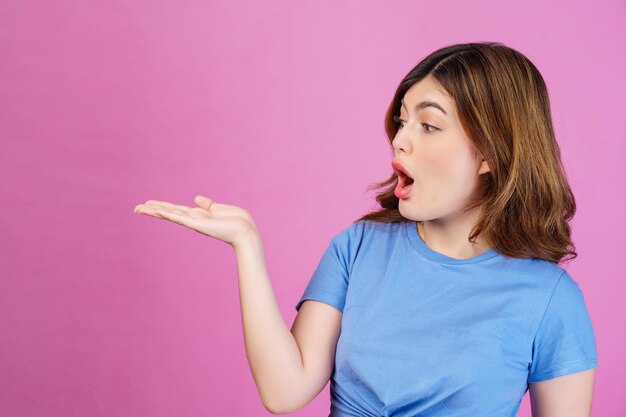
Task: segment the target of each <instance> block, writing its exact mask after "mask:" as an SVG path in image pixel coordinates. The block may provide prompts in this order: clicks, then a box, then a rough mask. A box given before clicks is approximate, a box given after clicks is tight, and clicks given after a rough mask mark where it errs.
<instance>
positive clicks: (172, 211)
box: [139, 206, 191, 226]
mask: <svg viewBox="0 0 626 417" xmlns="http://www.w3.org/2000/svg"><path fill="white" fill-rule="evenodd" d="M139 213H142V214H147V215H150V216H153V217H158V218H160V219H165V220H170V221H172V222H174V223H178V224H182V225H185V226H188V225H189V224H190V221H191V217H189V215H187V213H186V212H184V211H181V210H178V209H176V208H169V207H159V206H143V207H140V208H139Z"/></svg>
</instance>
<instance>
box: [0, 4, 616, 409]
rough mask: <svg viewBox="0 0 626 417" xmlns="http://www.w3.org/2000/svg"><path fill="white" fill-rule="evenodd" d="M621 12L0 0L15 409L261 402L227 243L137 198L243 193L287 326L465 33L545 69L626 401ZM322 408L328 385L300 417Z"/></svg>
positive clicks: (605, 344) (6, 319)
mask: <svg viewBox="0 0 626 417" xmlns="http://www.w3.org/2000/svg"><path fill="white" fill-rule="evenodd" d="M624 21H626V4H625V3H624V2H623V1H617V0H613V1H593V2H591V1H585V2H578V3H577V5H576V6H574V7H573V3H572V2H565V1H563V2H540V1H529V2H518V3H511V2H505V3H502V2H490V1H483V2H471V3H467V2H450V1H443V2H416V1H403V2H399V1H396V2H380V1H367V2H363V1H332V2H320V1H315V2H298V3H297V4H296V3H295V2H288V1H284V2H278V1H264V2H253V1H246V2H242V1H238V2H234V1H213V2H206V1H173V0H172V1H169V2H167V1H154V0H151V1H147V0H146V1H93V0H81V1H54V2H48V1H41V2H34V1H28V0H14V1H7V0H5V1H3V2H2V3H1V4H0V53H1V58H0V94H1V101H0V106H1V108H0V128H1V136H0V137H1V139H2V151H1V152H0V176H1V178H2V180H1V181H0V187H1V191H2V194H1V196H2V205H1V206H2V216H1V217H0V226H1V233H2V239H1V240H0V242H1V248H0V249H1V250H0V260H1V262H0V268H1V269H0V275H1V278H2V279H1V281H0V282H1V284H2V287H1V289H0V331H1V333H0V335H1V336H0V337H1V344H0V346H1V351H0V415H2V416H12V417H22V416H49V417H52V416H55V417H56V416H64V417H73V416H77V417H78V416H81V417H85V416H120V417H121V416H124V417H135V416H137V417H139V416H151V417H160V416H207V415H228V416H257V415H269V414H270V413H269V412H267V411H266V410H265V409H264V408H263V406H262V403H261V401H260V398H259V396H258V393H257V391H256V387H255V385H254V381H253V379H252V375H251V372H250V370H249V367H248V363H247V359H246V355H245V348H244V343H243V331H242V327H241V315H240V306H239V298H238V284H237V268H236V258H235V255H234V252H233V250H232V248H231V247H230V246H228V245H227V244H225V243H223V242H220V241H217V240H215V239H212V238H209V237H207V236H204V235H201V234H199V233H196V232H194V231H192V230H190V229H187V228H184V227H181V226H178V225H176V224H174V223H170V222H167V221H164V220H159V219H155V218H152V217H148V216H140V215H135V214H133V211H132V210H133V207H134V206H135V205H136V204H139V203H143V202H145V201H146V200H148V199H157V200H165V201H171V202H174V203H178V204H185V205H193V201H192V199H193V196H194V195H196V194H205V195H207V196H209V197H211V198H214V199H216V200H217V201H222V202H226V203H230V204H236V205H240V206H242V207H245V208H246V209H248V210H249V211H250V212H251V213H252V214H253V216H254V218H255V221H256V223H257V224H258V225H259V228H260V230H261V233H262V237H263V241H264V245H265V252H266V258H267V265H268V271H269V273H270V276H271V279H272V282H273V287H274V290H275V293H276V297H277V300H278V301H279V304H280V307H281V309H282V312H283V315H284V317H285V320H286V322H287V323H288V325H289V326H291V323H292V321H293V318H294V317H295V313H296V312H295V310H294V306H295V304H296V302H297V301H298V299H299V297H300V295H301V294H302V291H303V290H304V287H305V285H306V283H307V282H308V279H309V277H310V275H311V274H312V272H313V270H314V268H315V266H316V265H317V263H318V261H319V259H320V257H321V255H322V252H323V250H324V248H325V247H326V245H327V244H328V242H329V239H330V237H331V236H332V235H333V234H335V233H337V232H338V231H339V230H341V229H342V228H344V227H347V226H348V225H349V224H350V222H351V221H352V220H354V219H356V218H357V217H358V216H359V215H361V214H363V213H364V212H365V211H366V210H367V209H369V208H372V207H374V204H373V203H374V202H373V198H372V194H371V193H368V192H366V190H365V189H366V187H367V185H368V184H370V183H372V182H374V181H379V180H382V179H384V178H386V177H387V176H388V175H389V174H390V173H391V168H390V160H391V153H390V148H389V147H388V145H387V141H386V138H385V136H384V132H383V116H384V112H385V110H386V108H387V105H388V104H389V101H390V100H391V98H392V94H393V92H394V90H395V88H396V86H397V84H398V83H399V82H400V80H401V79H402V77H403V76H404V75H405V74H406V73H407V72H408V71H409V70H410V69H411V68H412V67H413V66H414V65H415V64H417V62H418V61H419V60H421V59H422V58H423V57H425V56H426V54H428V53H429V52H431V51H433V50H435V49H437V48H439V47H442V46H444V45H447V44H451V43H457V42H469V41H500V42H503V43H504V44H506V45H508V46H511V47H513V48H515V49H518V50H519V51H520V52H522V53H524V54H525V55H527V56H528V57H529V58H530V59H531V60H532V61H533V62H534V63H535V64H536V65H537V67H538V68H539V70H540V71H541V72H542V74H543V76H544V78H545V80H546V83H547V85H548V88H549V92H550V97H551V103H552V109H553V116H554V125H555V130H556V134H557V139H558V140H559V143H560V146H561V148H562V152H563V160H564V164H565V167H566V170H567V174H568V177H569V179H570V181H571V185H572V188H573V190H574V193H575V196H576V198H577V203H578V212H577V215H576V217H575V219H574V221H573V223H572V227H573V233H574V241H575V243H576V246H577V249H578V252H579V258H578V259H576V260H575V261H573V262H572V263H570V264H569V265H567V266H566V268H567V269H568V271H570V272H571V273H572V275H573V276H574V277H575V279H576V280H577V281H578V282H579V283H580V285H581V287H582V289H583V291H584V293H585V298H586V302H587V305H588V308H589V311H590V314H591V316H592V320H593V322H594V327H595V331H596V335H597V342H598V352H599V363H600V366H599V368H598V370H597V374H596V375H597V377H596V385H595V396H594V405H593V413H592V415H593V416H618V415H625V413H626V400H624V396H623V392H622V391H623V382H624V376H625V374H626V361H624V360H623V346H624V336H623V328H624V317H625V313H626V303H624V301H623V297H624V292H625V290H626V283H625V280H624V273H623V272H622V265H621V261H622V260H623V258H624V244H623V238H624V233H625V232H626V227H625V221H624V209H625V208H626V199H625V195H624V182H623V175H624V156H625V155H626V153H625V150H626V145H625V140H626V135H625V132H626V118H625V117H624V102H625V101H626V83H625V81H626V79H625V76H624V74H625V73H626V48H625V47H624V42H625V41H626V31H625V29H624V25H623V23H624ZM329 406H330V403H329V385H327V386H326V388H325V389H324V390H323V391H322V393H321V394H320V395H319V396H318V397H317V398H316V399H315V400H314V401H313V402H312V403H310V404H309V405H308V406H307V407H305V408H304V409H303V410H301V411H299V412H298V413H297V415H302V416H323V415H327V414H328V410H329ZM529 415H530V411H529V401H528V396H526V397H525V398H524V400H523V403H522V407H521V410H520V413H519V416H529Z"/></svg>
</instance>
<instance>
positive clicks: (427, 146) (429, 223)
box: [392, 77, 490, 259]
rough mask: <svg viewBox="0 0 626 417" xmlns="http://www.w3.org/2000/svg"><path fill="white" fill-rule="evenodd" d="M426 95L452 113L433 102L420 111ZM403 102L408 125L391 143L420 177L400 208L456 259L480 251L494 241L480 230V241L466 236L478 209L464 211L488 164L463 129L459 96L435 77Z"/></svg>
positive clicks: (433, 245) (430, 240)
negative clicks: (458, 111)
mask: <svg viewBox="0 0 626 417" xmlns="http://www.w3.org/2000/svg"><path fill="white" fill-rule="evenodd" d="M423 100H429V101H434V102H437V103H438V104H440V105H441V107H443V109H444V110H445V111H446V113H447V115H446V114H443V113H442V112H441V111H440V110H438V109H436V108H434V107H426V108H423V109H420V110H418V111H416V110H415V106H416V104H417V103H419V102H421V101H423ZM404 104H405V106H406V108H404V107H401V110H400V119H401V120H402V121H403V123H402V124H403V127H401V128H400V129H399V130H398V133H397V134H396V136H395V138H394V140H393V143H392V144H393V149H394V159H396V160H398V161H400V162H401V163H402V165H403V166H404V167H405V168H406V169H407V170H408V171H409V174H410V175H411V177H413V179H414V180H415V181H414V183H413V189H412V190H411V194H410V195H409V196H408V198H406V199H400V203H399V210H400V213H401V214H402V215H403V216H404V217H405V218H408V219H412V220H416V221H421V222H423V223H420V224H419V227H418V232H419V234H420V236H421V237H422V240H424V242H425V243H426V244H427V245H428V246H429V247H430V248H431V249H433V250H435V251H437V252H440V253H442V254H444V255H447V256H450V257H452V258H456V259H467V258H471V257H474V256H477V255H479V254H481V253H482V252H484V251H486V250H487V249H489V247H490V245H489V244H488V243H487V242H486V241H485V240H484V239H481V237H480V236H479V237H478V239H477V244H472V243H471V242H469V241H468V239H467V238H468V236H469V234H470V231H471V229H472V226H473V225H474V223H475V221H476V218H477V216H478V214H479V212H478V209H476V210H474V211H472V212H470V213H466V214H465V215H463V214H462V213H461V212H460V209H461V208H462V207H463V206H464V204H465V203H466V201H467V200H468V199H469V198H470V197H471V196H472V195H473V194H474V193H475V192H476V191H477V189H478V185H479V177H480V175H483V174H486V173H488V172H489V170H490V168H489V165H488V164H487V162H486V161H485V160H484V159H483V158H482V155H481V154H480V153H479V152H478V150H477V149H476V148H475V146H474V145H473V144H472V143H471V141H470V139H469V138H468V137H467V134H466V133H465V131H464V130H463V127H462V126H461V122H460V120H459V118H458V115H457V110H456V105H455V103H454V100H453V99H452V98H451V97H450V96H449V95H448V94H447V93H446V92H445V90H443V89H442V88H441V87H440V86H439V84H438V83H437V82H436V81H434V80H433V79H432V78H429V77H427V78H425V79H423V80H422V81H420V82H419V83H417V84H415V85H413V86H412V87H411V88H410V89H409V90H408V91H407V92H406V94H405V95H404Z"/></svg>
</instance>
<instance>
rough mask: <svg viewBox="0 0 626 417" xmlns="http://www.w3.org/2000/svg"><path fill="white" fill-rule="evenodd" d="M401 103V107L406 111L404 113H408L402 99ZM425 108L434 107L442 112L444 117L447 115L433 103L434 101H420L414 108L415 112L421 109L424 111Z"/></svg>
mask: <svg viewBox="0 0 626 417" xmlns="http://www.w3.org/2000/svg"><path fill="white" fill-rule="evenodd" d="M400 101H401V103H402V107H404V108H405V109H406V111H409V110H408V109H407V108H406V106H405V105H404V99H401V100H400ZM426 107H434V108H436V109H439V110H441V111H442V112H443V114H445V115H446V116H447V115H448V113H447V112H446V111H445V110H444V109H443V107H441V106H440V105H439V104H437V103H435V102H434V101H422V102H421V103H418V104H417V105H416V106H415V111H416V112H418V111H420V110H422V109H425V108H426Z"/></svg>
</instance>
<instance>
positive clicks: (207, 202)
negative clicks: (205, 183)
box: [194, 195, 216, 210]
mask: <svg viewBox="0 0 626 417" xmlns="http://www.w3.org/2000/svg"><path fill="white" fill-rule="evenodd" d="M194 202H195V203H196V204H197V205H198V206H199V207H202V208H203V209H206V210H209V209H210V208H211V205H214V204H216V203H215V201H214V200H211V199H210V198H209V197H205V196H203V195H197V196H196V197H195V198H194Z"/></svg>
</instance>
